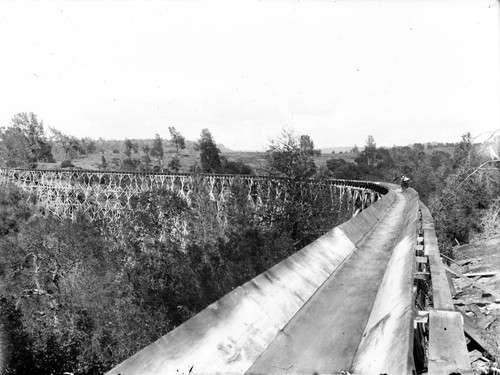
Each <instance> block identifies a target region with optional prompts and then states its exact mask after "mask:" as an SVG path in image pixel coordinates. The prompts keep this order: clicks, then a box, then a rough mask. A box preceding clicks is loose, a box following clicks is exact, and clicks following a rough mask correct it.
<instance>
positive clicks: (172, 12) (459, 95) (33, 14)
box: [0, 0, 500, 150]
mask: <svg viewBox="0 0 500 375" xmlns="http://www.w3.org/2000/svg"><path fill="white" fill-rule="evenodd" d="M499 31H500V28H499V2H498V1H497V0H484V1H483V0H473V1H464V0H454V1H448V0H442V1H440V0H433V1H430V0H429V1H425V0H424V1H422V0H419V1H411V0H400V1H394V0H387V1H383V0H378V1H369V0H359V1H355V0H354V1H352V0H351V1H347V0H338V1H333V0H332V1H238V0H236V1H235V0H231V1H210V0H208V1H190V0H184V1H158V2H156V1H143V2H134V1H110V2H105V1H104V2H103V1H98V2H97V1H96V2H89V1H66V2H57V1H41V2H11V1H1V0H0V125H1V126H7V125H9V123H10V119H11V118H12V116H13V115H14V114H16V113H18V112H35V113H36V114H37V115H38V116H39V118H41V119H42V120H43V121H44V123H45V124H46V125H50V126H53V127H55V128H57V129H59V130H61V131H63V132H65V133H68V134H72V135H75V136H78V137H84V136H88V137H93V138H98V137H104V138H108V139H123V138H125V137H128V138H152V137H153V136H154V134H155V133H159V134H160V135H162V136H163V137H165V138H168V137H169V134H168V126H175V127H176V128H177V129H178V130H179V131H180V132H181V133H182V134H183V135H185V136H186V137H187V138H188V139H193V140H194V139H196V138H198V136H199V134H200V132H201V129H202V128H209V129H210V131H211V132H212V134H213V136H214V138H215V139H216V141H217V142H218V143H223V144H224V145H225V146H227V147H229V148H232V149H236V150H263V149H265V148H266V146H267V145H268V143H269V142H268V139H269V138H270V137H274V136H275V135H276V134H277V133H278V132H279V131H280V129H281V128H283V126H288V127H292V128H294V129H296V131H297V133H298V134H309V135H310V136H311V137H312V139H313V140H314V142H315V145H316V146H317V147H332V146H353V145H354V144H358V145H363V144H364V143H365V140H366V137H367V135H368V134H371V135H373V136H374V138H375V141H376V142H377V145H386V146H391V145H394V144H397V145H405V144H410V143H414V142H427V141H457V140H458V139H459V138H460V135H461V134H463V133H464V132H466V131H468V130H469V131H471V132H472V133H473V134H474V135H477V134H479V133H482V132H484V131H493V130H495V129H497V128H499V127H500V121H499V120H500V73H499V70H500V58H499V55H500V54H499V51H500V41H499V34H500V33H499Z"/></svg>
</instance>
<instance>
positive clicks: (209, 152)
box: [195, 129, 222, 173]
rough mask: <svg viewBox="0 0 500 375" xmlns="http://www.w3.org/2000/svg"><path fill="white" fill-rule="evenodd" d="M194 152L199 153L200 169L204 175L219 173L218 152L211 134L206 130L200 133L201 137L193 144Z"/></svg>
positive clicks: (219, 159) (219, 161) (219, 160)
mask: <svg viewBox="0 0 500 375" xmlns="http://www.w3.org/2000/svg"><path fill="white" fill-rule="evenodd" d="M195 150H196V151H200V163H201V169H202V171H203V172H205V173H218V172H220V171H221V165H222V163H221V158H220V150H219V149H218V148H217V146H216V144H215V141H214V139H213V137H212V133H210V131H209V130H208V129H203V130H202V131H201V136H200V138H199V139H198V141H197V143H196V144H195Z"/></svg>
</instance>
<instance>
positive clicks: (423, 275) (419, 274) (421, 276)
mask: <svg viewBox="0 0 500 375" xmlns="http://www.w3.org/2000/svg"><path fill="white" fill-rule="evenodd" d="M414 277H415V279H417V280H426V281H427V280H429V279H430V273H429V272H415V274H414Z"/></svg>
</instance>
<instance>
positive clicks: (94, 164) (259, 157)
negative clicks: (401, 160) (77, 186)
mask: <svg viewBox="0 0 500 375" xmlns="http://www.w3.org/2000/svg"><path fill="white" fill-rule="evenodd" d="M119 145H121V143H119ZM117 148H118V151H119V152H118V153H115V152H113V151H112V150H111V149H107V150H104V151H103V152H102V153H101V152H98V151H96V152H95V153H93V154H90V155H87V156H83V157H77V158H75V159H73V164H74V165H75V166H76V167H78V168H82V169H91V170H92V169H98V168H99V165H100V164H101V157H102V156H104V157H105V158H106V161H107V162H108V164H109V165H108V168H107V170H120V167H119V165H120V163H121V160H123V159H124V158H126V156H125V154H124V152H123V149H121V148H119V147H115V150H116V149H117ZM219 148H220V149H221V150H222V152H221V154H222V156H225V157H226V158H227V159H228V160H229V161H241V162H243V163H244V164H247V165H249V166H250V167H251V168H252V170H253V171H255V173H256V174H260V175H262V174H266V159H265V153H264V152H252V151H231V150H228V149H226V148H224V147H223V146H219ZM164 150H165V154H164V157H163V165H164V166H165V167H166V166H167V165H168V163H169V162H170V160H172V158H173V157H174V156H175V155H176V152H175V149H174V148H173V147H172V145H170V144H168V142H166V144H165V145H164ZM326 151H327V150H326ZM434 151H444V152H447V153H450V154H453V148H452V147H439V148H438V147H436V148H432V149H426V152H427V153H432V152H434ZM143 155H144V152H143V151H141V150H139V151H138V153H136V154H135V153H132V158H139V159H140V158H141V157H142V156H143ZM178 156H179V159H180V162H181V170H180V172H188V171H189V168H190V167H191V166H192V165H194V164H195V163H199V159H200V154H199V152H198V151H196V150H195V149H194V143H193V142H190V141H186V148H185V149H184V150H181V151H180V152H179V153H178ZM55 157H56V161H57V162H56V163H55V164H50V163H40V164H39V167H40V168H46V169H52V168H58V167H59V166H60V163H61V161H62V160H64V155H62V154H61V153H57V154H56V155H55ZM355 158H356V155H355V154H352V153H347V152H345V153H342V154H341V153H339V152H336V153H334V154H332V153H329V152H323V153H322V154H321V155H320V156H315V157H314V162H315V163H316V166H317V167H318V168H319V167H321V166H323V165H326V163H327V161H328V160H330V159H344V160H345V161H347V162H351V163H354V159H355ZM152 159H153V161H152V164H153V165H156V164H157V161H156V160H155V159H154V158H152ZM113 161H115V162H113Z"/></svg>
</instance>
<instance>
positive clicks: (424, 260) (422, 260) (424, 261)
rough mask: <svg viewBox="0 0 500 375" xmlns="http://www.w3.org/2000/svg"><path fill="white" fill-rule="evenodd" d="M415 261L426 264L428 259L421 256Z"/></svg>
mask: <svg viewBox="0 0 500 375" xmlns="http://www.w3.org/2000/svg"><path fill="white" fill-rule="evenodd" d="M415 261H416V262H417V263H427V262H428V261H429V259H428V258H427V257H426V256H422V257H415Z"/></svg>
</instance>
